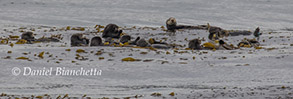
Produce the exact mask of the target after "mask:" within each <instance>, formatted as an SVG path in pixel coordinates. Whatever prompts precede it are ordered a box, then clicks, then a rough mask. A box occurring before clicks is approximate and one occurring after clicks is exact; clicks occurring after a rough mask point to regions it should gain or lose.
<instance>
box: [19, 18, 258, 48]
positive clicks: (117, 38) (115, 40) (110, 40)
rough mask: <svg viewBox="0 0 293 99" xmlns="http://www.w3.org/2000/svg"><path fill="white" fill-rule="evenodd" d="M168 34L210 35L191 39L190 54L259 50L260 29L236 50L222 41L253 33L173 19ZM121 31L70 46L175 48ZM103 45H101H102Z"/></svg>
mask: <svg viewBox="0 0 293 99" xmlns="http://www.w3.org/2000/svg"><path fill="white" fill-rule="evenodd" d="M166 27H167V31H170V32H176V30H179V29H198V30H207V31H208V32H209V36H208V38H209V40H210V42H207V43H204V44H201V40H200V39H192V40H190V41H189V43H188V48H189V49H193V50H202V49H212V50H215V49H226V50H232V49H238V48H240V47H258V46H259V42H258V40H259V37H260V35H261V33H260V29H259V28H258V27H257V28H256V29H255V31H254V33H253V35H254V37H255V38H253V39H246V38H244V39H243V40H242V41H241V42H239V43H238V45H237V46H236V47H235V46H233V45H232V44H227V43H226V42H225V41H224V40H222V39H221V38H223V37H227V36H238V35H251V34H252V32H250V31H245V30H241V31H240V30H238V31H234V30H225V29H222V28H220V27H216V26H210V25H209V24H207V25H197V26H189V25H177V22H176V19H175V18H173V17H170V18H169V19H167V21H166ZM122 32H123V31H122V30H121V29H119V27H118V26H117V25H116V24H108V25H107V26H106V27H105V28H104V31H103V34H102V37H100V36H95V37H93V38H91V40H89V39H88V38H85V37H84V36H83V34H81V33H78V34H73V35H72V36H71V38H70V40H71V42H70V43H71V46H110V45H121V46H130V47H134V46H136V47H148V48H156V49H169V48H174V47H175V46H174V45H172V44H168V43H166V42H161V41H156V40H155V39H153V38H150V39H149V40H145V39H144V38H141V37H136V39H135V40H131V38H132V37H131V36H130V35H125V34H124V35H123V33H122ZM21 39H22V40H24V41H26V43H28V44H32V42H35V41H38V42H46V41H49V42H52V41H53V42H59V41H60V40H59V39H57V38H53V37H49V38H45V37H42V38H39V39H35V38H34V34H33V33H32V32H25V33H23V34H22V35H21ZM103 39H104V40H103ZM103 41H104V42H103Z"/></svg>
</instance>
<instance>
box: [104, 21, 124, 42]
mask: <svg viewBox="0 0 293 99" xmlns="http://www.w3.org/2000/svg"><path fill="white" fill-rule="evenodd" d="M121 33H122V30H119V27H118V26H117V25H116V24H108V25H107V26H106V27H105V29H104V31H103V34H102V37H103V38H108V37H111V38H117V39H118V38H120V34H121Z"/></svg>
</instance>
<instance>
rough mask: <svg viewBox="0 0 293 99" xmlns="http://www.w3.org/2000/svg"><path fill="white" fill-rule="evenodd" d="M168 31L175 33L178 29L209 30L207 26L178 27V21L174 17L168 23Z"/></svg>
mask: <svg viewBox="0 0 293 99" xmlns="http://www.w3.org/2000/svg"><path fill="white" fill-rule="evenodd" d="M166 26H167V29H168V30H170V31H174V30H177V29H207V26H206V25H199V26H188V25H177V22H176V19H175V18H173V17H170V18H169V19H168V20H167V21H166Z"/></svg>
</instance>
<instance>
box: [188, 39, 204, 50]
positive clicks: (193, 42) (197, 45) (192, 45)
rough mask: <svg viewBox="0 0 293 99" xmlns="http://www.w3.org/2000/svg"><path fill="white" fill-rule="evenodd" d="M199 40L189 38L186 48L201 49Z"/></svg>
mask: <svg viewBox="0 0 293 99" xmlns="http://www.w3.org/2000/svg"><path fill="white" fill-rule="evenodd" d="M200 44H201V41H200V40H199V39H193V40H190V41H189V43H188V48H191V49H197V50H198V49H201V46H200Z"/></svg>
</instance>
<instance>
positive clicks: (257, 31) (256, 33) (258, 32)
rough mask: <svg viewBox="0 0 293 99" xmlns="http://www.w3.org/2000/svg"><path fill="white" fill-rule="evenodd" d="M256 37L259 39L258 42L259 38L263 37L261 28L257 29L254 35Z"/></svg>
mask: <svg viewBox="0 0 293 99" xmlns="http://www.w3.org/2000/svg"><path fill="white" fill-rule="evenodd" d="M253 35H254V37H256V38H257V40H259V36H260V35H262V33H260V29H259V27H257V28H256V29H255V31H254V33H253Z"/></svg>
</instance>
